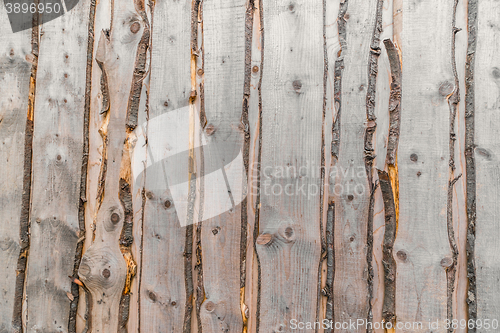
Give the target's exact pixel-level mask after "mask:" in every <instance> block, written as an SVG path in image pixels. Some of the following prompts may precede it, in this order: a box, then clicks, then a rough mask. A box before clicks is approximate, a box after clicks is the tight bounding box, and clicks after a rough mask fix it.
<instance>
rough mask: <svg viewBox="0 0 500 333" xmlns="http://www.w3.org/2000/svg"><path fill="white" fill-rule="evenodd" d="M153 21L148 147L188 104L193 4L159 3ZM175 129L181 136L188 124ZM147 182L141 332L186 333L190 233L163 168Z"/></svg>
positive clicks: (149, 172) (149, 173)
mask: <svg viewBox="0 0 500 333" xmlns="http://www.w3.org/2000/svg"><path fill="white" fill-rule="evenodd" d="M153 15H154V17H153V26H152V32H153V35H152V54H151V66H152V71H151V82H150V89H151V90H150V97H149V99H150V109H149V119H150V121H149V123H148V125H147V128H146V129H145V130H146V133H147V137H148V141H150V142H153V141H155V142H156V140H158V138H160V139H161V132H159V130H160V131H161V130H162V127H161V125H162V124H161V123H159V124H157V120H155V119H160V117H162V116H164V115H168V113H170V114H172V113H175V112H179V110H182V109H183V108H186V107H187V106H188V104H189V96H190V92H191V74H190V72H191V69H190V57H191V54H190V41H191V1H189V0H182V1H175V0H162V1H157V2H156V5H155V7H154V14H153ZM177 126H178V127H179V128H180V131H182V129H183V128H184V127H185V126H186V124H182V123H180V124H178V125H177ZM139 142H140V141H138V144H139ZM136 149H137V148H136ZM147 158H148V164H149V163H154V162H158V161H152V159H154V156H151V150H148V155H147ZM145 177H146V180H145V196H146V201H145V205H144V221H143V231H142V233H143V236H142V237H143V239H142V243H143V245H142V266H141V274H140V275H141V282H140V283H141V285H140V290H139V292H140V307H139V308H140V319H139V320H140V330H141V332H156V331H166V332H182V331H183V325H184V323H185V309H186V302H187V301H189V302H190V301H191V300H187V298H186V291H185V282H184V280H185V278H186V274H185V271H184V269H185V268H184V260H185V258H184V252H185V251H186V248H185V242H186V228H183V227H181V224H180V222H179V219H178V217H177V214H178V213H177V211H176V207H175V204H174V202H173V199H172V194H171V193H170V190H169V187H168V184H167V183H166V181H165V175H164V174H163V170H162V168H154V167H153V168H148V169H146V175H145ZM158 182H160V183H161V184H162V185H165V186H157V183H158ZM181 213H182V214H184V213H185V212H179V214H181Z"/></svg>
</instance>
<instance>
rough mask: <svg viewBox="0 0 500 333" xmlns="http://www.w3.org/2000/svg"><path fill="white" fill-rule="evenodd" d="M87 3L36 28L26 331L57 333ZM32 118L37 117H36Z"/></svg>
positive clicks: (69, 241) (61, 321)
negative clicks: (37, 44) (35, 83)
mask: <svg viewBox="0 0 500 333" xmlns="http://www.w3.org/2000/svg"><path fill="white" fill-rule="evenodd" d="M89 9H90V1H80V2H79V4H78V5H77V6H76V7H75V8H74V9H73V10H72V11H70V12H68V13H67V14H66V15H64V16H62V17H61V18H60V19H58V20H53V21H50V22H48V23H45V24H44V25H43V26H41V37H40V54H39V57H40V60H39V62H38V71H37V91H36V97H35V100H36V104H35V111H34V114H35V116H34V139H33V175H32V179H33V187H32V203H31V205H32V207H31V216H30V220H31V228H30V233H31V244H30V255H29V257H28V271H27V282H26V298H27V300H28V301H27V319H26V326H27V328H26V329H27V331H37V330H41V329H42V330H48V331H55V332H65V331H67V329H68V325H69V323H68V321H69V313H70V308H69V307H70V298H71V297H70V296H68V294H71V280H70V279H69V278H68V276H73V269H74V258H75V249H76V245H77V241H78V239H79V238H80V237H81V236H83V235H80V234H79V231H80V230H79V216H78V212H79V205H80V178H81V170H82V152H83V140H84V136H83V128H84V103H85V93H86V89H85V87H86V70H87V54H86V52H85V51H84V52H74V51H75V50H80V49H83V50H86V48H87V38H88V18H89ZM37 115H38V116H37Z"/></svg>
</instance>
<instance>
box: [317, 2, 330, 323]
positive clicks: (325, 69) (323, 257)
mask: <svg viewBox="0 0 500 333" xmlns="http://www.w3.org/2000/svg"><path fill="white" fill-rule="evenodd" d="M323 64H324V65H323V119H322V122H321V124H322V126H321V183H320V184H321V187H320V193H319V202H320V206H319V230H320V237H321V254H320V258H319V264H318V300H317V302H316V322H319V321H320V315H321V314H320V309H321V301H322V299H321V295H323V296H326V295H325V294H324V289H321V282H322V269H323V261H324V260H326V259H327V253H326V234H325V232H324V231H323V229H324V228H323V212H324V207H323V204H324V198H325V191H324V186H323V184H325V121H326V103H327V95H326V93H327V84H328V49H327V45H326V1H325V0H323ZM316 332H318V328H316Z"/></svg>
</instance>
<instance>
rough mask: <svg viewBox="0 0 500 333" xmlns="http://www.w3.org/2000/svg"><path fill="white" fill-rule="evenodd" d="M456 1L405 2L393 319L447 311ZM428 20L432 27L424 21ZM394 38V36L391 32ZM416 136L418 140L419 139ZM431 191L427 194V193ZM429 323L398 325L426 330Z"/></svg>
mask: <svg viewBox="0 0 500 333" xmlns="http://www.w3.org/2000/svg"><path fill="white" fill-rule="evenodd" d="M453 14H454V13H453V3H452V2H443V3H439V4H438V3H436V2H431V1H421V2H404V3H403V15H404V20H403V29H402V32H401V43H402V45H401V49H402V60H403V72H402V77H403V81H402V82H403V84H402V91H403V92H402V110H401V136H400V147H404V149H400V151H399V156H398V164H399V198H400V202H399V208H400V210H399V212H400V213H399V222H398V231H397V237H396V242H395V245H394V254H395V259H396V263H397V278H396V316H397V320H398V322H402V323H406V322H415V321H422V322H425V323H427V322H428V321H433V322H434V321H436V320H437V321H438V322H439V329H434V331H435V332H445V331H446V329H445V322H444V321H445V320H446V319H447V280H446V268H447V267H446V266H447V265H448V264H449V262H450V261H451V262H452V259H450V258H451V257H452V253H451V248H450V243H449V241H448V229H447V192H448V191H447V190H448V177H449V170H448V169H449V166H448V163H449V155H450V152H449V149H448V148H449V142H450V127H449V125H450V120H449V119H450V109H449V106H448V101H447V97H448V96H449V95H451V94H452V93H453V91H454V89H455V86H454V80H455V78H454V75H453V72H452V58H451V49H452V19H453ZM430 25H432V26H433V29H428V27H429V26H430ZM396 40H397V39H396ZM417 138H418V140H417ZM430 193H432V195H430ZM428 329H429V327H425V326H424V327H423V328H417V327H412V328H411V329H403V330H401V331H402V332H426V331H428Z"/></svg>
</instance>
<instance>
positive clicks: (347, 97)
mask: <svg viewBox="0 0 500 333" xmlns="http://www.w3.org/2000/svg"><path fill="white" fill-rule="evenodd" d="M345 6H347V8H346V9H347V11H346V12H344V15H343V20H345V21H347V22H346V23H345V24H344V25H343V31H342V30H341V35H340V43H341V47H342V53H341V55H340V57H341V59H343V65H344V69H343V71H342V87H341V89H342V91H341V97H340V103H341V105H342V106H341V108H342V111H341V116H340V133H339V135H340V146H339V153H338V162H337V165H336V170H335V176H336V181H335V187H334V189H333V190H334V193H333V194H334V200H335V224H334V235H335V239H334V248H335V278H334V289H333V294H334V318H335V322H349V320H354V321H356V320H357V319H368V318H369V316H370V311H369V310H370V303H369V302H370V301H371V300H370V298H371V296H370V295H371V291H370V286H369V282H368V279H369V277H368V274H369V261H368V260H367V259H368V257H367V253H366V251H370V244H368V240H369V238H368V234H369V232H368V231H369V228H371V226H370V223H369V215H370V211H369V209H370V208H369V205H370V195H371V184H369V178H368V177H369V176H370V177H371V175H369V174H367V170H366V166H368V167H369V156H366V158H367V159H366V161H365V137H366V138H367V139H368V140H369V143H367V147H368V146H371V145H372V144H371V140H370V137H369V131H371V130H372V129H369V128H368V127H366V125H365V124H368V125H369V126H372V128H373V125H374V120H375V119H369V122H368V123H367V116H368V115H369V112H368V111H369V106H368V104H367V100H368V96H369V95H373V93H372V92H371V91H370V90H369V89H372V88H373V87H371V86H369V84H370V83H371V80H369V74H370V73H369V70H371V66H372V64H373V63H371V62H370V61H372V60H373V59H371V58H370V47H371V44H372V37H373V34H374V29H375V27H376V26H375V23H376V18H377V1H349V2H347V3H346V4H344V8H343V9H341V10H342V11H345V10H346V9H345ZM345 21H344V22H345ZM374 47H375V46H374ZM374 74H375V75H376V73H374ZM367 92H368V94H367ZM373 97H375V96H373ZM371 118H373V117H371ZM367 152H368V151H367ZM346 332H357V330H352V329H351V330H347V331H346Z"/></svg>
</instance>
